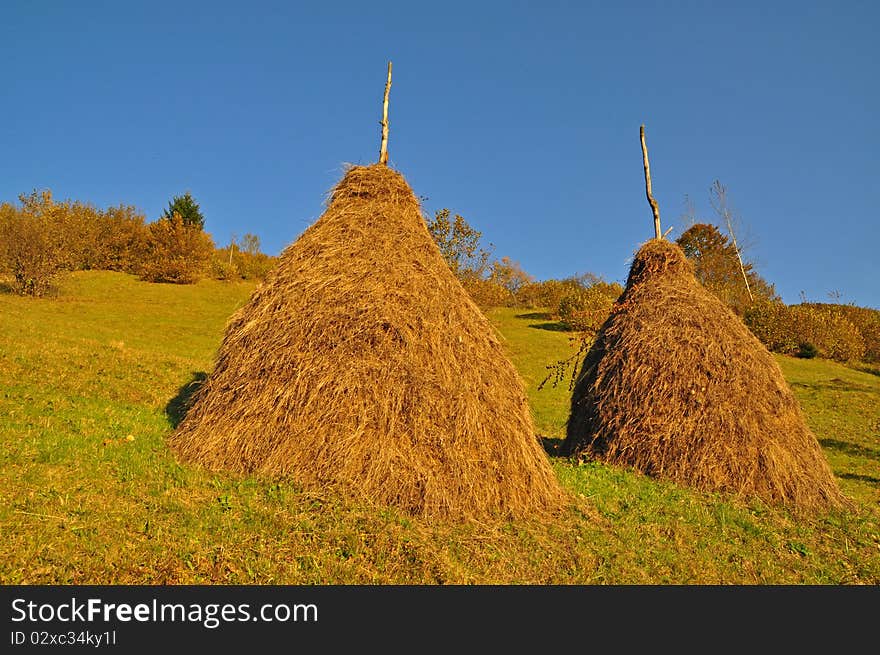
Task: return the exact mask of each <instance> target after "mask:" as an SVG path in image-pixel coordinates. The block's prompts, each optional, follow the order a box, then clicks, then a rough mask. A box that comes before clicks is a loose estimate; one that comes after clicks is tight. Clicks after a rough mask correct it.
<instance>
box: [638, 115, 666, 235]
mask: <svg viewBox="0 0 880 655" xmlns="http://www.w3.org/2000/svg"><path fill="white" fill-rule="evenodd" d="M639 137H640V138H641V140H642V163H644V165H645V192H646V193H647V195H648V204H649V205H651V211H652V212H653V213H654V236H655V237H656V238H657V239H662V238H663V233H662V232H660V207H658V206H657V201H656V200H654V194H653V193H651V167H650V166H649V165H648V146H646V145H645V126H644V125H642V126H641V127H640V128H639Z"/></svg>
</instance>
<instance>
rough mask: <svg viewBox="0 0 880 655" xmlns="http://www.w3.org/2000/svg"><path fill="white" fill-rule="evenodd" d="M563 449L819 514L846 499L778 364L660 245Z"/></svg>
mask: <svg viewBox="0 0 880 655" xmlns="http://www.w3.org/2000/svg"><path fill="white" fill-rule="evenodd" d="M562 451H563V453H565V454H568V455H587V456H592V457H595V458H597V459H600V460H603V461H605V462H609V463H614V464H619V465H624V466H629V467H633V468H635V469H637V470H639V471H642V472H644V473H647V474H649V475H653V476H657V477H660V478H665V479H668V480H673V481H676V482H679V483H682V484H685V485H690V486H693V487H697V488H700V489H706V490H717V491H724V492H732V493H734V494H741V495H745V496H756V497H759V498H761V499H763V500H764V501H766V502H770V503H781V504H785V505H788V506H791V507H793V508H799V509H805V510H814V509H823V508H829V507H836V506H840V505H843V504H845V503H846V501H845V499H844V497H843V495H842V494H841V492H840V490H839V489H838V486H837V483H836V482H835V480H834V477H833V475H832V473H831V470H830V468H829V466H828V464H827V462H826V461H825V458H824V456H823V454H822V451H821V449H820V447H819V444H818V442H817V441H816V438H815V437H814V436H813V434H812V433H811V432H810V430H809V428H807V426H806V424H805V422H804V419H803V416H802V414H801V411H800V408H799V406H798V403H797V401H796V400H795V398H794V396H793V395H792V392H791V390H790V389H789V388H788V385H787V384H786V382H785V379H784V378H783V376H782V371H781V370H780V368H779V365H778V364H777V363H776V360H775V359H774V358H773V356H772V355H771V354H770V353H769V352H768V351H767V349H766V348H765V347H764V346H763V345H762V344H761V342H760V341H758V340H757V339H756V338H755V337H754V336H753V335H752V333H751V332H750V331H749V330H748V328H747V327H746V326H745V325H744V324H743V323H742V321H741V320H740V319H739V318H738V317H737V316H736V315H735V314H734V313H733V312H732V311H730V310H729V309H728V308H727V307H726V306H725V305H724V304H723V303H722V302H721V301H720V300H718V299H717V298H716V297H715V296H714V295H712V294H711V293H710V292H709V291H707V290H706V289H705V288H703V286H702V285H700V283H699V282H698V281H697V280H696V278H695V277H694V274H693V270H692V267H691V264H690V262H688V260H687V259H686V257H685V256H684V253H683V252H682V251H681V249H680V248H679V247H678V246H677V245H675V244H672V243H669V242H668V241H666V240H664V239H656V238H655V239H651V240H650V241H648V242H647V243H645V244H644V245H643V246H642V247H641V249H640V250H639V251H638V252H637V253H636V256H635V259H634V261H633V263H632V267H631V269H630V273H629V279H628V280H627V284H626V289H625V291H624V293H623V295H622V296H621V297H620V299H619V300H618V301H617V303H616V304H615V306H614V308H613V310H612V312H611V316H610V317H609V318H608V320H607V321H606V323H605V324H604V326H603V327H602V329H601V331H600V333H599V335H598V337H597V339H596V341H595V343H594V344H593V346H592V348H591V349H590V351H589V352H588V353H587V355H586V357H585V359H584V361H583V363H582V365H581V368H580V370H579V371H578V374H577V378H576V381H575V388H574V391H573V394H572V399H571V411H570V414H569V419H568V426H567V435H566V439H565V442H564V443H563V446H562Z"/></svg>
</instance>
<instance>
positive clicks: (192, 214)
mask: <svg viewBox="0 0 880 655" xmlns="http://www.w3.org/2000/svg"><path fill="white" fill-rule="evenodd" d="M174 214H180V217H181V218H182V219H183V222H184V223H185V224H186V225H190V226H193V227H197V228H199V229H200V230H202V229H204V228H205V217H204V216H203V215H202V212H201V210H200V209H199V203H197V202H196V201H195V200H194V199H193V197H192V195H190V192H189V191H187V192H186V193H184V194H183V195H182V196H174V199H173V200H172V201H171V202H169V203H168V209H166V210H165V211H164V212H163V213H162V218H166V219H167V218H171V217H172V216H174Z"/></svg>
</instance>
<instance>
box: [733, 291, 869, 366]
mask: <svg viewBox="0 0 880 655" xmlns="http://www.w3.org/2000/svg"><path fill="white" fill-rule="evenodd" d="M744 320H745V323H746V325H747V326H748V327H749V329H750V330H751V331H752V333H753V334H754V335H755V336H756V337H758V339H760V340H761V342H762V343H763V344H764V345H765V346H766V347H767V348H768V350H772V351H773V352H778V353H782V354H786V355H798V354H799V353H800V352H801V346H802V344H810V345H812V346H813V347H814V348H815V350H816V352H817V355H818V356H819V357H822V358H824V359H833V360H836V361H841V362H846V361H855V360H861V359H863V358H864V356H865V352H866V348H865V339H864V338H863V336H862V334H861V332H860V331H859V329H858V328H857V327H856V325H855V324H854V323H853V322H852V321H851V320H849V319H848V318H847V317H846V316H844V315H843V313H841V312H839V311H836V310H835V309H832V308H831V307H830V306H822V305H810V304H800V305H785V304H783V303H781V302H761V303H755V304H754V305H752V306H751V307H750V308H749V309H748V310H747V311H746V312H745V315H744Z"/></svg>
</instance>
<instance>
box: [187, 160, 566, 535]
mask: <svg viewBox="0 0 880 655" xmlns="http://www.w3.org/2000/svg"><path fill="white" fill-rule="evenodd" d="M171 445H172V447H173V448H174V449H175V450H176V451H177V452H178V453H179V455H180V456H181V457H182V458H183V459H185V460H188V461H191V462H197V463H200V464H204V465H206V466H208V467H210V468H213V469H227V470H232V471H241V472H254V473H259V474H267V475H273V476H275V475H278V476H290V477H291V478H293V479H294V480H295V481H296V482H298V483H300V484H302V485H304V486H305V487H307V488H338V489H340V490H342V491H344V492H348V493H353V494H357V495H361V497H365V498H367V499H370V500H372V501H374V502H378V503H382V504H389V505H396V506H398V507H400V508H402V509H404V510H406V511H408V512H411V513H413V514H421V515H430V516H447V517H453V518H464V517H480V516H486V515H496V514H500V515H502V516H521V515H525V514H531V513H535V512H540V511H544V510H549V509H552V508H555V507H558V506H560V505H561V504H562V500H563V492H562V491H561V488H560V487H559V485H558V482H557V480H556V478H555V476H554V473H553V471H552V469H551V467H550V464H549V461H548V460H547V457H546V454H545V453H544V451H543V449H542V447H541V445H540V443H539V441H538V439H537V437H536V435H535V430H534V428H533V426H532V420H531V415H530V412H529V407H528V404H527V401H526V396H525V392H524V388H523V383H522V381H521V379H520V377H519V375H518V374H517V372H516V370H515V369H514V367H513V365H512V364H511V363H510V362H509V361H508V360H507V358H506V357H505V354H504V352H503V351H502V347H501V344H500V343H499V341H498V339H497V338H496V336H495V333H494V330H493V328H492V326H491V324H490V323H489V322H488V321H487V320H486V318H485V317H484V316H483V315H482V314H481V313H480V311H479V309H478V308H477V306H476V305H474V304H473V302H472V301H471V300H470V298H469V297H468V296H467V294H466V292H465V291H464V289H463V288H462V286H461V284H460V283H459V282H458V280H457V279H456V278H455V276H454V275H453V274H452V272H451V271H450V270H449V268H448V266H447V265H446V263H445V261H444V260H443V257H442V255H441V254H440V251H439V249H438V248H437V246H436V244H435V243H434V240H433V239H432V238H431V235H430V234H429V232H428V229H427V226H426V225H425V222H424V220H423V219H422V215H421V212H420V209H419V204H418V202H417V200H416V198H415V196H414V195H413V192H412V190H411V189H410V187H409V185H408V184H407V182H406V180H405V179H404V178H403V176H402V175H400V174H399V173H397V172H395V171H393V170H391V169H389V168H387V167H386V166H383V165H373V166H366V167H361V166H358V167H353V168H351V169H349V170H348V172H347V173H346V174H345V176H344V178H343V179H342V181H341V182H340V183H339V185H338V186H337V187H336V188H335V189H334V190H333V192H332V195H331V197H330V201H329V203H328V208H327V211H326V212H325V213H324V214H323V216H321V218H320V219H319V220H318V221H317V222H316V223H315V224H314V225H312V226H311V227H310V228H309V229H307V230H306V231H305V232H304V233H303V234H302V235H301V236H300V237H299V239H297V240H296V241H295V242H294V243H293V244H291V245H290V246H288V247H287V248H286V249H285V250H284V252H283V253H282V255H281V258H280V261H279V263H278V265H277V267H276V269H275V270H274V271H273V272H272V273H271V274H270V275H269V276H268V278H267V279H266V281H265V282H264V283H263V284H262V285H261V286H260V287H259V288H257V289H256V290H255V291H254V293H253V295H252V297H251V298H250V300H249V302H248V303H247V304H246V305H245V306H244V307H242V308H241V309H240V310H238V311H237V312H236V313H235V314H234V315H233V316H232V318H231V319H230V321H229V323H228V325H227V327H226V334H225V337H224V339H223V344H222V345H221V347H220V351H219V354H218V357H217V361H216V366H215V369H214V371H213V373H211V375H210V376H209V377H208V379H207V380H206V381H205V383H204V385H203V386H202V387H201V388H200V389H199V390H198V392H197V394H196V397H195V399H194V402H193V404H192V406H191V408H190V410H189V412H188V413H187V416H186V417H185V419H184V420H183V421H182V423H181V424H180V426H179V427H178V429H177V431H176V432H175V433H174V434H173V436H172V438H171Z"/></svg>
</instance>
